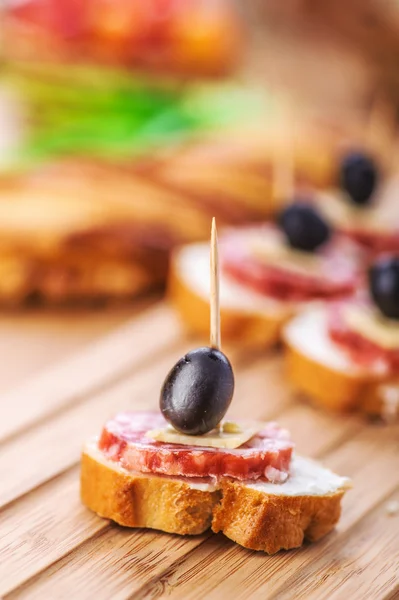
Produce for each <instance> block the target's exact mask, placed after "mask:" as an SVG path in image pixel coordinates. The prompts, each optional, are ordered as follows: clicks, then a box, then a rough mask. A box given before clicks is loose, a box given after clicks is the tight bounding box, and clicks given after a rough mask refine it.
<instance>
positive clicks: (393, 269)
mask: <svg viewBox="0 0 399 600" xmlns="http://www.w3.org/2000/svg"><path fill="white" fill-rule="evenodd" d="M369 284H370V292H371V295H372V297H373V299H374V302H375V303H376V305H377V306H378V308H379V309H380V311H381V312H382V314H383V315H385V316H386V317H388V319H399V257H398V256H390V257H385V258H380V259H379V260H378V261H377V262H375V263H374V265H373V266H372V267H371V268H370V270H369Z"/></svg>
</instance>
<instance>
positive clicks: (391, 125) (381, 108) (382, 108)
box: [364, 92, 395, 165]
mask: <svg viewBox="0 0 399 600" xmlns="http://www.w3.org/2000/svg"><path fill="white" fill-rule="evenodd" d="M394 131H395V115H394V107H393V103H392V102H389V100H388V99H387V97H386V96H385V95H383V94H382V93H381V92H376V94H375V96H374V98H373V102H372V105H371V108H370V112H369V115H368V122H367V126H366V127H365V129H364V132H365V138H364V145H365V147H366V148H367V149H368V150H369V151H371V152H372V153H373V154H377V155H379V156H382V157H383V161H384V162H385V163H386V164H387V165H391V164H392V156H393V154H394V142H395V135H393V134H392V132H394Z"/></svg>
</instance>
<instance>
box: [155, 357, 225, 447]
mask: <svg viewBox="0 0 399 600" xmlns="http://www.w3.org/2000/svg"><path fill="white" fill-rule="evenodd" d="M233 392H234V375H233V369H232V367H231V364H230V361H229V360H228V358H227V357H226V356H225V355H224V354H223V352H221V351H220V350H216V349H215V348H208V347H204V348H198V349H197V350H192V351H191V352H189V353H188V354H186V355H185V356H183V358H181V359H180V360H179V361H178V362H177V363H176V365H175V366H174V367H173V369H172V370H171V371H170V372H169V374H168V375H167V377H166V379H165V382H164V384H163V387H162V391H161V397H160V408H161V411H162V414H163V416H164V417H165V419H166V420H167V421H169V423H171V425H173V427H174V428H175V429H177V431H180V432H181V433H185V434H189V435H202V434H203V433H207V432H208V431H211V430H212V429H214V428H215V427H216V426H217V425H218V424H219V423H220V421H221V420H222V419H223V417H224V415H225V414H226V412H227V409H228V408H229V406H230V402H231V400H232V397H233Z"/></svg>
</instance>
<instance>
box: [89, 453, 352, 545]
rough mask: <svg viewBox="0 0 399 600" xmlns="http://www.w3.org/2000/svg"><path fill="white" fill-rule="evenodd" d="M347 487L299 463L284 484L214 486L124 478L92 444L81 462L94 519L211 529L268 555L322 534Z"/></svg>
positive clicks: (178, 529) (174, 529)
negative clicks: (101, 518) (103, 518)
mask: <svg viewBox="0 0 399 600" xmlns="http://www.w3.org/2000/svg"><path fill="white" fill-rule="evenodd" d="M347 487H348V479H346V478H344V477H338V476H337V475H335V474H334V473H332V472H331V471H329V470H328V469H325V468H323V467H321V466H320V465H318V464H317V463H315V462H313V461H311V460H308V459H303V458H299V457H297V458H296V459H294V461H293V466H292V472H291V476H290V479H289V480H288V481H287V482H285V483H284V484H273V483H263V482H262V483H247V484H245V483H241V482H234V481H232V480H227V479H226V480H222V481H221V482H219V485H215V483H211V484H209V483H203V482H201V483H192V482H191V481H189V480H185V479H183V478H181V479H179V478H170V477H163V476H157V475H143V474H139V473H137V474H135V473H131V472H128V471H126V470H124V469H123V468H121V467H120V466H118V465H117V464H116V463H115V462H113V461H110V460H107V459H106V458H105V457H104V455H103V454H102V452H101V451H100V450H99V449H98V447H97V443H96V441H92V442H89V443H88V444H86V446H85V448H84V450H83V455H82V470H81V497H82V501H83V503H84V504H85V505H86V506H87V507H88V508H90V509H91V510H93V511H94V512H96V513H97V514H98V515H100V516H101V517H105V518H107V519H112V520H113V521H116V522H117V523H119V524H120V525H124V526H127V527H148V528H153V529H159V530H161V531H166V532H168V533H178V534H181V535H187V534H188V535H195V534H200V533H203V532H204V531H206V530H207V529H208V528H209V527H212V530H213V531H214V532H219V531H222V532H223V533H224V534H225V535H226V536H227V537H229V538H230V539H232V540H234V541H235V542H237V543H238V544H241V545H242V546H244V547H245V548H250V549H253V550H263V551H265V552H267V553H269V554H273V553H275V552H277V551H278V550H281V549H290V548H296V547H298V546H300V545H301V544H302V542H303V540H304V539H308V540H310V541H316V540H318V539H319V538H321V537H323V536H324V535H326V534H327V533H328V532H329V531H330V530H331V529H332V528H333V527H334V525H335V524H336V522H337V521H338V519H339V516H340V511H341V509H340V502H341V498H342V496H343V494H344V492H345V490H346V489H347Z"/></svg>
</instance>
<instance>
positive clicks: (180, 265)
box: [176, 243, 292, 315]
mask: <svg viewBox="0 0 399 600" xmlns="http://www.w3.org/2000/svg"><path fill="white" fill-rule="evenodd" d="M176 258H177V270H178V273H179V275H180V277H181V279H182V280H183V281H184V282H185V284H186V286H187V287H189V288H190V289H191V290H192V291H193V292H194V293H195V294H197V296H200V297H201V298H203V299H204V300H206V301H208V300H209V294H210V281H209V280H210V277H209V244H208V243H198V244H190V245H188V246H185V247H184V248H182V249H181V250H180V251H179V253H178V254H177V257H176ZM220 304H221V306H222V308H227V309H231V310H238V311H240V312H244V313H260V314H265V313H270V314H273V315H274V314H277V315H278V314H281V313H283V314H284V313H285V312H286V311H287V308H289V306H290V305H289V303H288V302H279V301H278V300H274V299H272V298H268V297H266V296H264V295H263V294H258V293H257V292H256V291H254V290H251V289H250V288H248V287H246V286H244V285H240V284H239V283H237V282H236V281H234V280H233V279H232V278H230V277H228V276H227V275H226V274H225V273H223V270H221V273H220ZM291 306H292V305H291Z"/></svg>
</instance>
